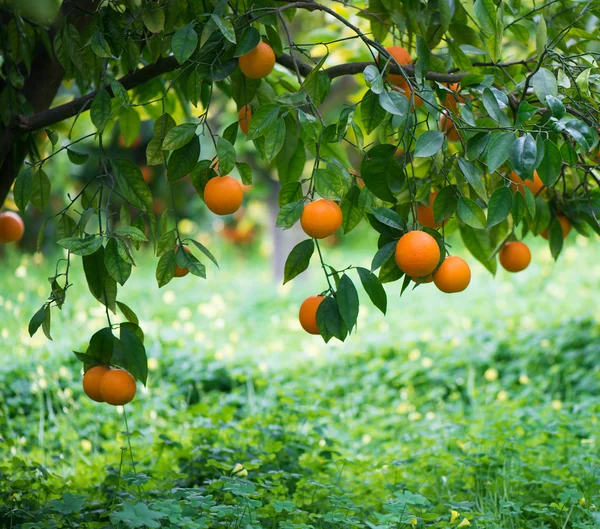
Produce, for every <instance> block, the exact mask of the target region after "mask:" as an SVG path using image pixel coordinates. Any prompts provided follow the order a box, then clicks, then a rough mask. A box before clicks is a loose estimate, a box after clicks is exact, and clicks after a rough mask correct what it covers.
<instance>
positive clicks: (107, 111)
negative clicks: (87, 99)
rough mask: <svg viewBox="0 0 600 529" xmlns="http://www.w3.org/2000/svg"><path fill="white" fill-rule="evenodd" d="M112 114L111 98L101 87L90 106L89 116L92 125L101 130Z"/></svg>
mask: <svg viewBox="0 0 600 529" xmlns="http://www.w3.org/2000/svg"><path fill="white" fill-rule="evenodd" d="M111 114H112V100H111V98H110V95H109V94H108V92H107V91H106V90H104V88H103V89H101V90H100V91H99V92H98V93H97V94H96V97H95V98H94V100H93V101H92V105H91V107H90V118H91V120H92V123H93V124H94V126H95V127H96V128H97V129H98V130H99V131H102V130H103V129H104V127H105V126H106V123H107V122H108V120H109V119H110V116H111Z"/></svg>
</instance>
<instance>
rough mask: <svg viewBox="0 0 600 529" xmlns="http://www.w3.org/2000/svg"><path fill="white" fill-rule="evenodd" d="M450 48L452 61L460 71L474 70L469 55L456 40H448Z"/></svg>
mask: <svg viewBox="0 0 600 529" xmlns="http://www.w3.org/2000/svg"><path fill="white" fill-rule="evenodd" d="M448 49H449V50H450V56H451V57H452V62H453V63H454V65H455V66H456V67H457V68H458V69H459V70H460V71H462V72H470V71H472V70H473V65H472V64H471V61H470V60H469V57H467V55H466V54H465V52H464V51H462V50H461V49H460V48H459V47H458V46H457V45H456V44H455V43H454V42H452V41H448Z"/></svg>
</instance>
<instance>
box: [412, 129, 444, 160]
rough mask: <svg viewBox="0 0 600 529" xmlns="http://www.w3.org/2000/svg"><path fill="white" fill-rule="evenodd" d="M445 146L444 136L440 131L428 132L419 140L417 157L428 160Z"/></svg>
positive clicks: (416, 151) (416, 147)
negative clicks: (427, 158)
mask: <svg viewBox="0 0 600 529" xmlns="http://www.w3.org/2000/svg"><path fill="white" fill-rule="evenodd" d="M442 145H444V135H443V134H442V133H441V132H440V131H439V130H427V131H425V132H423V133H422V134H421V135H420V136H419V137H418V138H417V145H416V146H415V157H416V158H426V157H428V156H433V155H434V154H436V153H437V152H439V150H440V149H441V148H442Z"/></svg>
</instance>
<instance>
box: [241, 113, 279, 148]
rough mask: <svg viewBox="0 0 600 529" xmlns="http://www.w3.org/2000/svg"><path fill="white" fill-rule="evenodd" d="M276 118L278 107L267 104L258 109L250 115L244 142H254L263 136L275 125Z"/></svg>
mask: <svg viewBox="0 0 600 529" xmlns="http://www.w3.org/2000/svg"><path fill="white" fill-rule="evenodd" d="M278 116H279V105H274V104H268V105H264V106H262V107H260V108H259V109H258V110H257V111H256V112H255V113H254V114H253V115H252V119H251V120H250V125H249V127H248V134H247V136H246V140H255V139H257V138H260V137H261V136H264V134H265V133H266V132H267V130H268V129H270V128H271V127H272V126H273V125H274V124H275V122H276V121H277V117H278Z"/></svg>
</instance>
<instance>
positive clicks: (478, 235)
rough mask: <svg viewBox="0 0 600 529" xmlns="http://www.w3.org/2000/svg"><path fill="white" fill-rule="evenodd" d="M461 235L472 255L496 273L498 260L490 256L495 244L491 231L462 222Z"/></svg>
mask: <svg viewBox="0 0 600 529" xmlns="http://www.w3.org/2000/svg"><path fill="white" fill-rule="evenodd" d="M460 235H461V238H462V240H463V243H464V244H465V246H466V247H467V250H469V252H470V253H471V255H472V256H473V257H475V259H477V260H478V261H479V262H480V263H481V264H482V265H483V266H485V267H486V268H487V269H488V270H489V271H490V272H491V273H492V274H495V273H496V270H497V267H498V261H497V260H496V259H495V258H493V259H490V258H489V257H490V255H491V254H492V252H493V250H494V244H493V243H492V239H491V237H490V233H489V231H488V230H477V229H473V228H472V227H471V226H467V225H466V224H461V225H460Z"/></svg>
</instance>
